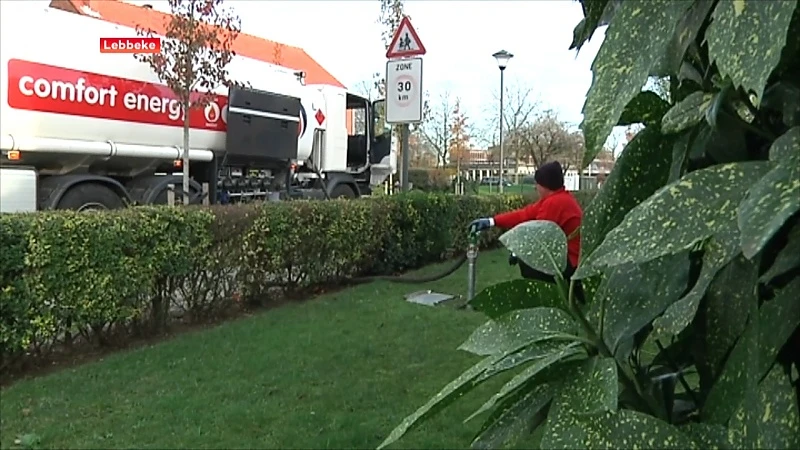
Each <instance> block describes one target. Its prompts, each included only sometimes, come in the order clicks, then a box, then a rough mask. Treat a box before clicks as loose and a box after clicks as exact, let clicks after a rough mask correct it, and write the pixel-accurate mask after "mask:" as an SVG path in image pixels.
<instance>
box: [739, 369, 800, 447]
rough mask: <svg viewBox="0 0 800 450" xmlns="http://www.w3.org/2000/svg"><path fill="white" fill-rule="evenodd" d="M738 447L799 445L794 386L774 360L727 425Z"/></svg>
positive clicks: (799, 414) (799, 435) (799, 419)
mask: <svg viewBox="0 0 800 450" xmlns="http://www.w3.org/2000/svg"><path fill="white" fill-rule="evenodd" d="M728 428H729V429H730V434H731V435H732V436H735V437H736V438H738V440H740V441H741V442H742V447H741V448H787V449H788V448H800V413H799V412H798V408H797V397H796V395H795V389H794V387H793V386H792V384H791V383H790V381H789V377H788V376H787V375H786V373H784V369H783V367H782V366H780V365H778V364H776V365H774V366H773V367H772V370H770V371H769V373H768V374H767V376H766V377H765V378H764V379H763V380H762V381H761V383H759V385H758V389H757V391H756V392H755V393H754V395H750V396H747V397H746V399H745V401H744V402H742V404H741V405H740V406H739V408H738V409H737V411H736V413H735V414H734V415H733V417H732V418H731V422H730V424H729V425H728Z"/></svg>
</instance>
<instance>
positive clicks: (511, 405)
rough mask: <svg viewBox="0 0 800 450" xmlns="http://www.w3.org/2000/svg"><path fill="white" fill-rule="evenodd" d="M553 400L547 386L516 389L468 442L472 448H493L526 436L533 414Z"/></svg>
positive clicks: (549, 385) (550, 385)
mask: <svg viewBox="0 0 800 450" xmlns="http://www.w3.org/2000/svg"><path fill="white" fill-rule="evenodd" d="M552 398H553V385H552V384H551V383H541V384H535V385H533V387H532V388H531V389H528V390H526V389H520V390H519V391H518V392H517V393H516V394H514V395H512V396H509V397H508V398H507V399H505V400H503V402H502V403H501V404H500V405H498V406H497V408H495V410H494V411H493V413H492V415H491V416H490V417H489V418H488V419H487V420H486V423H485V424H484V425H483V427H482V428H481V430H480V431H479V432H478V434H477V435H476V436H475V438H474V439H473V441H472V448H476V449H496V448H501V447H502V446H503V445H504V444H508V443H513V442H515V441H516V440H517V439H519V438H520V437H521V436H523V435H524V434H526V433H529V432H530V431H531V428H532V426H531V425H532V424H533V422H534V420H535V418H536V416H537V415H540V413H541V411H542V409H543V408H544V407H545V406H547V404H548V403H549V402H550V400H551V399H552Z"/></svg>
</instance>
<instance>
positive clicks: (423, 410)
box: [378, 355, 502, 449]
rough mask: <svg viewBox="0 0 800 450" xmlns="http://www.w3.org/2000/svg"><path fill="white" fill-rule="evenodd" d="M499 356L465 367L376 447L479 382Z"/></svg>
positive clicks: (395, 437)
mask: <svg viewBox="0 0 800 450" xmlns="http://www.w3.org/2000/svg"><path fill="white" fill-rule="evenodd" d="M501 357H502V356H501V355H498V356H492V357H489V358H485V359H483V360H482V361H480V362H478V363H477V364H475V365H474V366H472V367H470V368H469V369H467V371H466V372H464V373H462V374H461V375H460V376H459V377H458V378H456V379H455V380H453V381H451V382H450V383H448V384H447V386H445V387H444V388H443V389H442V390H441V391H440V392H439V393H438V394H436V395H435V396H433V398H431V399H430V400H428V402H427V403H426V404H424V405H423V406H421V407H420V408H419V409H417V410H416V411H414V413H413V414H411V415H409V416H408V417H406V418H405V419H403V421H402V422H401V423H400V425H398V426H397V427H395V429H394V430H392V432H391V433H390V434H389V436H388V437H387V438H386V439H385V440H384V441H383V442H382V443H381V445H379V446H378V449H382V448H384V447H386V446H388V445H391V444H392V443H394V442H395V441H397V440H398V439H400V438H401V437H403V435H405V434H406V433H408V432H409V431H410V430H411V429H413V428H414V427H415V426H416V425H418V424H419V422H420V421H421V420H422V419H425V418H428V417H431V416H433V415H434V414H436V413H438V412H439V411H441V410H442V409H444V408H445V407H446V406H447V405H448V404H450V403H452V402H454V401H455V400H457V399H458V398H460V397H461V396H463V395H464V394H466V393H467V392H469V391H470V390H471V389H472V388H474V387H475V386H477V385H478V384H479V383H478V382H477V378H478V377H479V376H480V375H481V374H482V373H483V371H484V370H486V369H487V368H488V367H489V366H491V365H492V364H493V363H495V362H496V361H497V360H499V359H500V358H501Z"/></svg>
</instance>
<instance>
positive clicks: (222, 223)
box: [0, 192, 525, 367]
mask: <svg viewBox="0 0 800 450" xmlns="http://www.w3.org/2000/svg"><path fill="white" fill-rule="evenodd" d="M524 202H525V200H524V199H523V198H522V197H520V196H455V195H448V194H435V193H433V194H426V193H421V192H410V193H407V194H402V195H394V196H383V197H377V198H365V199H359V200H333V201H293V202H285V203H266V204H246V205H235V206H213V207H210V208H202V207H188V208H169V207H137V208H131V209H127V210H122V211H109V212H97V213H92V214H79V213H74V212H67V211H56V212H42V213H37V214H19V215H2V216H0V246H2V249H3V251H2V252H0V286H1V287H2V290H1V291H0V355H2V358H3V359H2V364H0V365H2V367H6V366H7V365H8V364H9V363H10V362H12V361H15V360H16V357H18V356H20V355H22V354H25V353H33V354H34V355H39V356H43V355H46V354H47V351H48V350H50V349H52V348H54V346H59V345H62V344H63V345H67V346H69V345H71V344H72V343H73V341H75V340H76V339H78V338H80V340H81V342H82V343H84V344H86V343H89V344H91V345H94V346H97V345H110V344H116V343H125V342H126V341H125V339H126V338H129V337H131V336H137V335H142V334H151V333H154V332H161V331H163V330H164V329H165V328H167V327H168V326H169V325H171V324H173V323H174V322H175V320H185V321H190V322H203V321H207V320H216V319H219V318H221V317H224V316H225V315H226V314H227V313H229V312H231V311H235V310H236V309H237V308H238V307H240V306H242V305H240V303H247V304H250V305H252V304H263V303H265V302H269V301H270V300H271V299H273V298H275V296H276V295H282V294H284V293H286V292H292V293H300V292H303V291H304V290H306V289H308V288H313V287H315V286H320V285H325V284H331V283H340V282H344V281H346V280H347V279H348V278H352V277H355V276H365V275H378V274H395V273H398V272H401V271H404V270H407V269H410V268H416V267H419V266H421V265H424V264H427V263H431V262H435V261H441V260H442V259H445V258H449V257H451V256H453V255H454V254H456V253H459V252H462V251H464V249H465V248H466V246H467V241H466V228H467V225H468V223H469V222H470V221H471V220H473V219H474V218H476V217H480V216H487V215H492V214H495V213H498V212H502V211H506V210H509V209H513V208H518V207H520V206H522V205H523V204H524ZM496 237H497V234H492V235H490V236H484V237H483V241H482V244H483V245H488V244H490V243H492V242H493V241H494V240H495V239H496Z"/></svg>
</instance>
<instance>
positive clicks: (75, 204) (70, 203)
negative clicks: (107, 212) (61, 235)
mask: <svg viewBox="0 0 800 450" xmlns="http://www.w3.org/2000/svg"><path fill="white" fill-rule="evenodd" d="M124 207H125V203H124V202H123V201H122V198H120V196H119V195H117V193H116V192H114V191H113V190H112V189H111V188H109V187H107V186H103V185H102V184H97V183H81V184H79V185H77V186H73V187H71V188H69V190H67V192H66V193H65V194H64V195H63V196H62V197H61V199H60V200H59V201H58V206H56V209H73V210H76V211H91V210H104V209H119V208H124Z"/></svg>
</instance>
